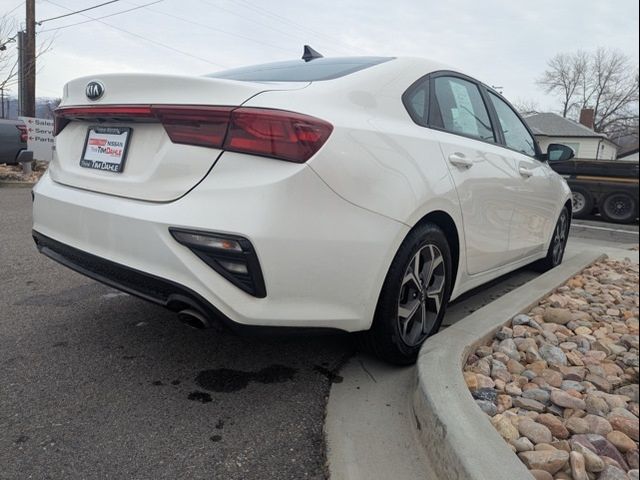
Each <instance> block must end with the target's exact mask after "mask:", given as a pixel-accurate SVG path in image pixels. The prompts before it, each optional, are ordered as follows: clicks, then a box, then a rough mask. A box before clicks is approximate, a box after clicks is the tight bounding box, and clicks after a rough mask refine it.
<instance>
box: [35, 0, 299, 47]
mask: <svg viewBox="0 0 640 480" xmlns="http://www.w3.org/2000/svg"><path fill="white" fill-rule="evenodd" d="M47 1H49V0H47ZM129 3H131V2H129ZM149 11H151V12H155V13H158V14H160V15H164V16H166V17H170V18H175V19H176V20H180V21H182V22H186V23H190V24H192V25H197V26H199V27H202V28H206V29H207V30H211V31H214V32H218V33H224V34H226V35H231V36H232V37H238V38H242V39H244V40H248V41H250V42H254V43H257V44H259V45H262V46H263V47H264V46H266V47H271V48H275V49H278V50H283V51H285V52H289V53H291V51H292V49H291V48H284V47H280V46H279V45H274V44H272V43H267V42H264V41H262V40H258V39H255V38H251V37H247V36H246V35H241V34H239V33H236V32H229V31H227V30H223V29H221V28H215V27H212V26H211V25H207V24H206V23H200V22H196V21H195V20H191V19H189V18H184V17H181V16H179V15H175V14H173V13H168V12H164V11H162V10H158V9H157V8H149Z"/></svg>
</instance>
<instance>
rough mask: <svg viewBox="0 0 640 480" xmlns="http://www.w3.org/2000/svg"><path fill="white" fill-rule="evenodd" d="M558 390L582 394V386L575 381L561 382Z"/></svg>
mask: <svg viewBox="0 0 640 480" xmlns="http://www.w3.org/2000/svg"><path fill="white" fill-rule="evenodd" d="M560 388H562V390H575V391H576V392H580V393H582V392H584V385H582V383H580V382H577V381H575V380H563V381H562V385H561V386H560Z"/></svg>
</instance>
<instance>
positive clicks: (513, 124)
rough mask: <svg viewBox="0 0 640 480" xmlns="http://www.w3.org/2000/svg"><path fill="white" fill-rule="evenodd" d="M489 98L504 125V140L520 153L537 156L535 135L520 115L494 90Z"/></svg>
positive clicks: (508, 145) (502, 125)
mask: <svg viewBox="0 0 640 480" xmlns="http://www.w3.org/2000/svg"><path fill="white" fill-rule="evenodd" d="M489 98H490V99H491V103H493V106H494V107H495V109H496V113H497V114H498V120H499V121H500V126H501V127H502V133H503V135H504V142H505V144H506V145H507V147H509V148H512V149H513V150H516V151H518V152H520V153H524V154H525V155H529V156H530V157H535V155H536V147H535V141H534V140H533V137H532V136H531V134H530V133H529V131H528V130H527V127H525V126H524V124H523V123H522V121H521V120H520V119H519V118H518V115H516V113H515V112H514V111H513V109H512V108H511V107H510V106H509V105H507V104H506V103H505V102H504V101H503V100H502V99H501V98H500V97H498V96H497V95H495V94H494V93H492V92H489Z"/></svg>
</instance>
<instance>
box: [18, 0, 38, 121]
mask: <svg viewBox="0 0 640 480" xmlns="http://www.w3.org/2000/svg"><path fill="white" fill-rule="evenodd" d="M25 4H26V29H25V36H24V38H23V40H24V43H23V47H24V57H23V60H24V63H23V65H22V66H23V68H24V69H23V70H22V71H21V72H22V74H23V75H24V82H23V83H24V95H25V98H24V110H23V111H22V115H24V116H25V117H35V116H36V115H35V114H36V0H26V2H25Z"/></svg>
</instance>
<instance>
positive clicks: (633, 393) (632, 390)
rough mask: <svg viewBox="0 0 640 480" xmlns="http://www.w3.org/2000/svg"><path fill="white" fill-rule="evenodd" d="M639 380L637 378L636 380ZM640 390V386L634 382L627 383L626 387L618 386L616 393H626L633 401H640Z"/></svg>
mask: <svg viewBox="0 0 640 480" xmlns="http://www.w3.org/2000/svg"><path fill="white" fill-rule="evenodd" d="M636 381H637V380H636ZM639 390H640V387H639V386H638V384H637V383H633V384H631V385H625V386H624V387H620V388H618V389H617V390H616V391H615V393H616V394H618V395H626V396H627V397H629V398H630V399H631V401H632V402H636V403H638V400H639Z"/></svg>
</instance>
